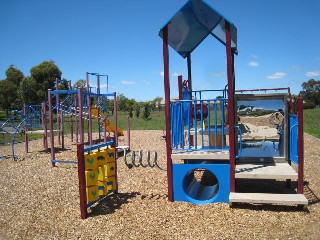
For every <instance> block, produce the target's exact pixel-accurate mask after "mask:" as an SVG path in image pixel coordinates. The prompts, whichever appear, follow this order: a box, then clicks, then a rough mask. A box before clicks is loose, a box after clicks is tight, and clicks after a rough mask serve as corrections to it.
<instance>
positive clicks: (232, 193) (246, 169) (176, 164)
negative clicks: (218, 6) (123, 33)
mask: <svg viewBox="0 0 320 240" xmlns="http://www.w3.org/2000/svg"><path fill="white" fill-rule="evenodd" d="M177 33H179V34H177ZM159 35H160V37H161V38H162V39H163V61H164V89H165V116H166V150H167V155H166V158H167V178H168V200H169V201H187V202H192V203H195V204H204V203H212V202H228V203H230V205H231V204H232V203H261V204H294V205H299V206H300V205H302V206H304V207H306V206H307V204H308V201H307V199H306V198H305V196H304V195H303V165H304V159H303V103H302V99H301V98H298V104H297V105H298V110H297V112H294V109H293V108H292V101H289V103H288V99H291V94H290V89H288V88H286V89H264V90H263V91H265V92H267V91H269V90H287V93H268V94H267V93H266V94H254V93H253V92H256V91H257V89H256V90H239V91H236V90H235V89H236V88H235V72H234V54H238V50H237V28H236V27H235V25H234V24H233V23H231V22H230V21H229V20H227V19H226V18H225V17H224V16H222V15H221V14H220V13H218V12H217V11H216V10H214V9H213V8H211V7H210V6H208V5H207V4H206V3H204V2H202V1H196V0H190V1H188V2H187V3H186V4H185V5H184V6H183V7H182V8H181V9H180V10H179V11H178V12H177V13H176V14H175V15H174V16H173V17H172V18H171V19H170V21H169V22H168V23H167V24H166V25H165V26H164V27H163V28H162V29H161V30H160V32H159ZM208 35H212V36H213V37H215V38H216V39H217V40H218V41H220V42H221V43H222V44H223V45H225V47H226V58H227V85H226V88H225V89H222V90H196V91H195V90H193V86H194V84H193V79H192V74H191V53H192V52H193V50H195V49H196V47H197V46H198V45H199V44H201V42H202V41H203V40H204V39H205V38H206V37H207V36H208ZM169 45H170V46H171V47H172V48H173V49H174V50H175V51H176V52H178V53H179V54H180V55H181V56H182V57H183V58H187V68H188V78H187V80H186V81H184V82H183V81H182V76H179V77H178V86H179V99H178V100H170V81H169V48H168V46H169ZM216 91H220V96H222V97H219V98H215V94H214V93H215V92H216ZM247 91H251V92H252V93H251V94H241V93H244V92H247ZM236 93H237V94H236ZM205 96H209V97H205ZM210 96H211V97H210ZM267 100H269V101H276V102H278V105H279V103H280V105H281V109H280V108H279V109H272V111H271V112H272V114H274V116H276V117H279V116H283V118H282V121H281V123H276V122H275V121H271V120H270V122H272V123H273V124H274V125H276V126H275V128H277V130H278V136H279V138H278V139H273V141H271V139H270V141H271V148H273V150H275V152H277V153H273V154H268V155H263V154H262V150H264V149H262V148H261V146H263V147H266V146H265V145H262V144H265V143H262V141H260V142H258V143H255V144H256V145H258V146H260V148H261V149H260V151H257V152H255V153H254V152H253V151H250V150H249V151H248V149H250V147H248V146H250V143H248V142H246V141H244V139H243V134H242V130H243V129H242V128H241V125H240V124H239V122H238V117H239V114H240V112H239V111H238V110H239V108H240V106H241V105H245V106H247V107H250V106H251V105H250V104H247V103H246V102H248V101H251V102H256V103H259V101H267ZM252 105H253V104H252ZM241 107H242V106H241ZM252 109H253V108H252ZM256 109H257V108H256ZM266 109H267V108H266ZM245 144H246V145H245ZM253 145H254V144H253ZM269 145H270V144H269V143H268V146H269ZM251 146H252V144H251ZM269 148H270V146H269ZM252 149H253V147H251V150H252ZM269 150H270V149H269ZM292 163H294V164H295V165H296V166H297V168H298V172H296V171H295V170H294V169H293V168H292V167H291V164H292ZM240 179H255V180H256V179H273V180H286V182H287V185H288V186H290V183H291V181H292V180H294V181H295V180H296V181H297V193H293V194H283V193H261V192H251V191H250V189H246V190H245V191H244V192H243V191H242V192H240V191H238V190H239V188H238V185H237V186H236V181H237V182H239V180H240Z"/></svg>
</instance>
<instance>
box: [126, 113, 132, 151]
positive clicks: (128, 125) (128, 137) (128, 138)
mask: <svg viewBox="0 0 320 240" xmlns="http://www.w3.org/2000/svg"><path fill="white" fill-rule="evenodd" d="M127 141H128V148H129V150H130V149H131V146H130V143H131V139H130V117H129V116H127Z"/></svg>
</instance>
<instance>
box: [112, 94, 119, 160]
mask: <svg viewBox="0 0 320 240" xmlns="http://www.w3.org/2000/svg"><path fill="white" fill-rule="evenodd" d="M113 94H114V98H113V99H114V100H113V108H114V111H113V118H114V128H115V129H114V147H115V148H116V147H118V111H117V94H116V93H115V92H114V93H113ZM117 157H118V152H117V151H116V158H117Z"/></svg>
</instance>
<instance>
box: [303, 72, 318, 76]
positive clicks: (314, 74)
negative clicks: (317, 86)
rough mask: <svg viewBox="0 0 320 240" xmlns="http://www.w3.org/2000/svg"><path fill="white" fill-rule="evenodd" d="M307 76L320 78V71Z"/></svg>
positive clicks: (308, 73) (309, 73)
mask: <svg viewBox="0 0 320 240" xmlns="http://www.w3.org/2000/svg"><path fill="white" fill-rule="evenodd" d="M306 76H307V77H318V76H320V71H314V72H307V73H306Z"/></svg>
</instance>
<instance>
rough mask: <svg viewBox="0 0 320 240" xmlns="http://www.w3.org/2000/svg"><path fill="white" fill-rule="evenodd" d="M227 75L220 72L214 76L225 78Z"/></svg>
mask: <svg viewBox="0 0 320 240" xmlns="http://www.w3.org/2000/svg"><path fill="white" fill-rule="evenodd" d="M225 75H226V74H225V73H224V72H219V73H213V74H212V76H213V77H223V76H225Z"/></svg>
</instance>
